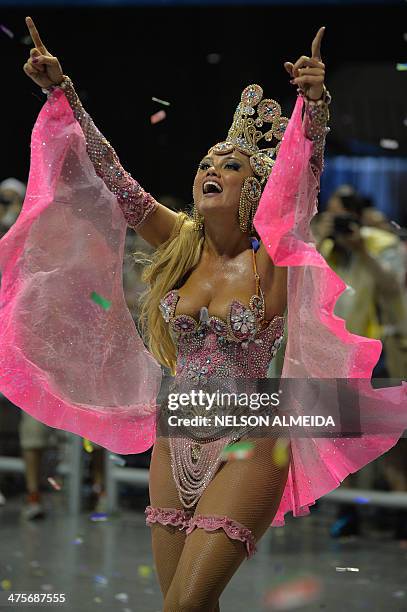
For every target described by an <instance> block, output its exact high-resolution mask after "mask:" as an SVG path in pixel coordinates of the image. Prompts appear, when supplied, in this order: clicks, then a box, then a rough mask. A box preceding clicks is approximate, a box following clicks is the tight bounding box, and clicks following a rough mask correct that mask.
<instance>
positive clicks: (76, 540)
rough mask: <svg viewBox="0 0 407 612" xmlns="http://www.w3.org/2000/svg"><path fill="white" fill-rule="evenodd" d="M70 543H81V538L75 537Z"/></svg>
mask: <svg viewBox="0 0 407 612" xmlns="http://www.w3.org/2000/svg"><path fill="white" fill-rule="evenodd" d="M72 544H77V545H80V544H83V540H82V538H75V539H74V540H72Z"/></svg>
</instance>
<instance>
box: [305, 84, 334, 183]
mask: <svg viewBox="0 0 407 612" xmlns="http://www.w3.org/2000/svg"><path fill="white" fill-rule="evenodd" d="M303 97H304V100H305V113H304V129H305V134H306V136H307V138H309V139H310V140H312V142H313V143H314V146H313V148H312V154H311V160H310V163H311V167H312V170H313V172H314V174H315V176H316V177H317V179H319V177H320V175H321V173H322V170H323V168H324V149H325V139H326V135H327V134H328V132H329V127H327V123H328V121H329V104H330V103H331V96H330V93H329V92H328V91H327V89H326V88H325V87H324V92H323V94H322V97H321V99H320V100H311V99H309V98H307V97H306V96H303Z"/></svg>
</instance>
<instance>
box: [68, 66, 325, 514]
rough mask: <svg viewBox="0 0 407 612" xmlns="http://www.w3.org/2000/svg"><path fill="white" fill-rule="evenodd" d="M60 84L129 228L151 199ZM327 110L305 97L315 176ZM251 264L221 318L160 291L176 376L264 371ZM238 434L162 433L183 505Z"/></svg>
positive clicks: (269, 334) (272, 341)
mask: <svg viewBox="0 0 407 612" xmlns="http://www.w3.org/2000/svg"><path fill="white" fill-rule="evenodd" d="M61 87H62V89H63V90H64V92H65V95H66V97H67V100H68V102H69V104H70V106H71V108H72V110H73V113H74V116H75V118H76V119H77V121H78V123H79V124H80V126H81V128H82V131H83V133H84V136H85V140H86V146H87V152H88V155H89V158H90V159H91V161H92V163H93V165H94V168H95V171H96V173H97V175H98V176H99V177H101V178H102V180H103V181H104V183H105V184H106V186H107V187H108V189H109V190H110V191H111V192H112V193H114V194H115V195H116V197H117V201H118V203H119V205H120V207H121V210H122V212H123V215H124V217H125V219H126V221H127V223H128V225H129V226H130V227H133V228H135V229H136V228H137V227H138V226H139V225H140V224H141V223H143V222H144V221H145V220H146V219H147V217H148V216H149V215H150V214H152V213H153V212H154V210H155V209H156V208H157V205H158V204H157V202H156V201H155V200H154V198H153V197H152V196H151V195H150V194H148V193H146V192H145V191H144V190H143V189H142V187H141V186H140V185H139V184H138V182H137V181H136V180H134V179H133V178H132V177H131V175H130V174H129V173H128V172H126V171H125V170H124V169H123V167H122V166H121V164H120V161H119V158H118V156H117V155H116V153H115V151H114V150H113V148H112V147H111V145H110V144H109V142H108V141H107V140H106V139H105V138H104V137H103V135H102V134H101V133H100V132H99V130H98V129H97V127H96V126H95V124H94V123H93V121H92V119H91V117H90V116H89V115H88V113H87V112H86V111H85V110H84V108H83V107H82V105H81V102H80V100H79V98H78V96H77V94H76V92H75V90H74V88H73V85H72V82H71V81H70V79H69V78H67V77H65V79H64V81H63V83H62V86H61ZM328 102H329V100H328ZM328 116H329V114H328V107H327V103H326V102H324V103H323V104H313V103H309V102H308V103H307V105H306V111H305V116H304V126H305V129H306V133H307V136H308V137H309V138H310V139H311V140H313V143H314V146H313V154H312V158H311V166H312V169H313V172H314V174H315V175H316V176H317V178H319V174H320V172H321V171H322V166H323V149H324V143H325V136H326V133H327V131H328V128H326V122H327V119H328ZM255 264H256V261H255V253H254V251H253V266H254V274H255V279H256V293H255V294H254V295H253V296H252V297H251V298H250V301H249V304H248V305H245V304H243V303H241V302H240V301H238V300H233V301H232V303H231V305H230V309H229V314H228V318H227V320H222V319H220V318H219V317H214V316H210V315H209V313H208V310H207V308H206V307H202V308H201V311H200V318H199V321H197V320H195V319H194V318H193V317H191V316H189V315H186V314H182V313H181V312H178V313H177V312H176V311H177V305H178V303H179V299H180V295H179V292H178V290H176V289H173V290H172V291H170V292H169V293H167V295H165V296H163V299H162V300H161V305H160V309H161V312H162V315H163V317H164V319H165V320H166V322H167V323H168V325H169V327H170V333H171V334H172V336H173V339H174V342H175V344H176V346H177V350H178V351H177V378H179V379H180V380H182V379H183V380H185V381H189V383H192V384H198V383H199V384H204V383H205V381H206V380H207V379H208V378H209V377H211V376H214V375H216V377H217V378H224V379H227V378H228V377H248V378H262V377H266V375H267V369H268V366H269V363H270V361H271V360H272V359H273V357H274V355H275V354H276V352H277V350H278V347H279V346H280V343H281V340H282V336H283V330H284V317H281V316H275V317H274V318H273V319H272V320H271V321H268V322H267V321H265V320H264V314H265V303H264V295H263V293H262V291H261V287H260V283H259V277H258V274H257V270H256V265H255ZM244 433H247V431H240V432H239V434H236V435H231V436H229V437H226V438H225V437H223V438H220V439H215V440H210V441H207V442H205V443H203V444H197V442H196V440H193V439H191V438H187V437H174V438H170V448H171V458H172V472H173V476H174V480H175V482H176V485H177V489H178V494H179V498H180V500H181V502H182V504H183V506H184V507H185V508H187V509H190V508H193V507H194V505H196V503H197V501H198V500H199V497H200V496H201V494H202V492H203V490H204V489H205V487H206V486H207V485H208V483H209V482H210V481H211V479H212V478H213V476H214V474H215V473H216V471H217V470H218V468H219V465H220V463H221V462H222V450H223V448H224V447H225V445H226V444H228V443H230V442H231V441H236V440H237V439H239V437H241V436H242V435H244Z"/></svg>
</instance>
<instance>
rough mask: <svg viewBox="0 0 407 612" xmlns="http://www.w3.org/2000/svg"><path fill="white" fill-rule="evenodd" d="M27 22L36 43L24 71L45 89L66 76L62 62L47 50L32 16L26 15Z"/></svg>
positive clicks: (56, 83)
mask: <svg viewBox="0 0 407 612" xmlns="http://www.w3.org/2000/svg"><path fill="white" fill-rule="evenodd" d="M25 22H26V24H27V27H28V30H29V32H30V36H31V38H32V41H33V43H34V49H31V51H30V58H29V60H28V61H27V62H26V63H25V64H24V68H23V70H24V72H25V73H26V75H27V76H29V77H30V79H32V80H33V81H34V83H36V84H37V85H39V86H40V87H42V88H44V89H48V88H49V87H51V86H52V85H60V84H61V82H62V80H63V77H64V74H63V72H62V68H61V64H60V63H59V61H58V59H57V58H56V57H54V56H53V55H51V53H49V52H48V51H47V49H46V47H45V45H44V43H43V42H42V40H41V38H40V35H39V34H38V30H37V28H36V27H35V25H34V22H33V20H32V19H31V17H26V18H25Z"/></svg>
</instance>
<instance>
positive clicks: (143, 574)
mask: <svg viewBox="0 0 407 612" xmlns="http://www.w3.org/2000/svg"><path fill="white" fill-rule="evenodd" d="M152 571H153V570H152V568H151V567H150V565H139V566H138V575H139V576H140V578H149V577H150V576H151V573H152Z"/></svg>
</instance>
